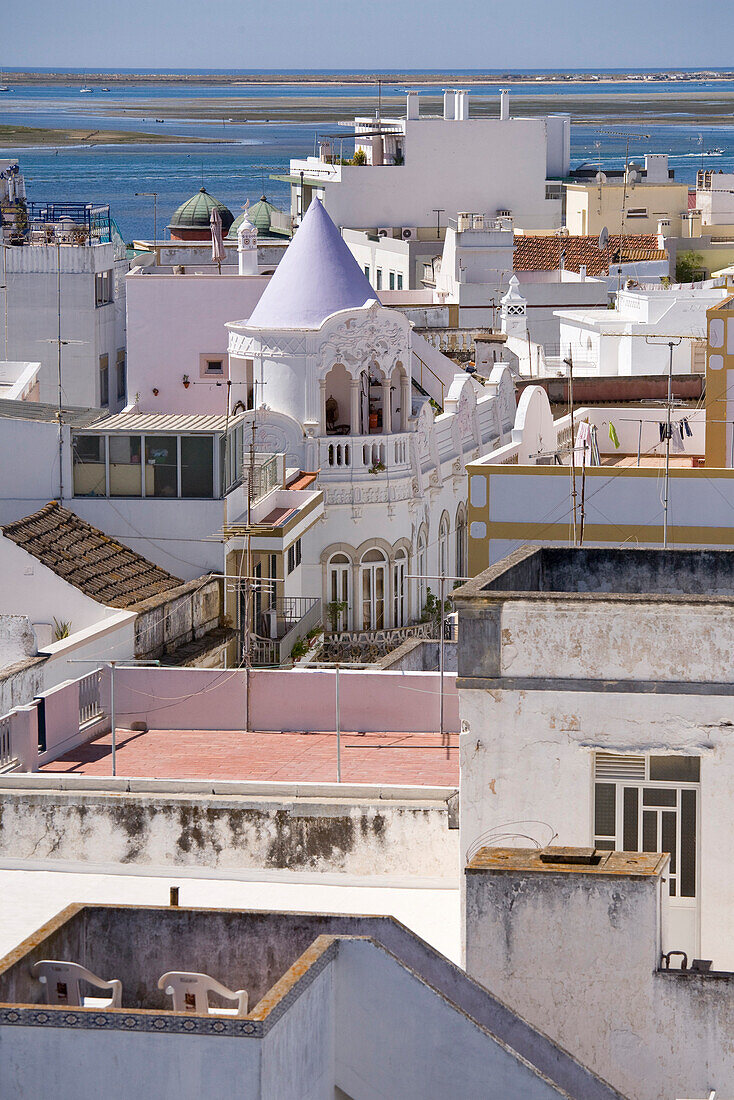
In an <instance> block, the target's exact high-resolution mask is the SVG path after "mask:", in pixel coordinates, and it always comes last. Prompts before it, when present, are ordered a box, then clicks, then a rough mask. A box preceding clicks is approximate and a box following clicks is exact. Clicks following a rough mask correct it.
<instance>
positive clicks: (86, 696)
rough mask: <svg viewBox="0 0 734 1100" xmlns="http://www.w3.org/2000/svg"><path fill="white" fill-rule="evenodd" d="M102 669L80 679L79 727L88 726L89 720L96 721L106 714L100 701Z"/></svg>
mask: <svg viewBox="0 0 734 1100" xmlns="http://www.w3.org/2000/svg"><path fill="white" fill-rule="evenodd" d="M101 677H102V670H101V669H100V668H98V669H95V671H94V672H90V673H88V674H87V675H86V676H82V678H81V680H80V681H79V728H80V729H81V727H82V726H86V725H87V723H88V722H95V721H96V720H97V719H98V718H101V717H102V715H103V714H104V711H103V710H102V706H101V704H100V701H99V687H100V680H101Z"/></svg>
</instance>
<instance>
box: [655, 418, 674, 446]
mask: <svg viewBox="0 0 734 1100" xmlns="http://www.w3.org/2000/svg"><path fill="white" fill-rule="evenodd" d="M658 428H659V429H660V442H661V443H664V442H665V440H666V439H671V438H672V436H673V425H672V424H668V423H666V421H664V420H663V421H661V422H660V423H659V424H658Z"/></svg>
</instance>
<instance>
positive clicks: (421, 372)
mask: <svg viewBox="0 0 734 1100" xmlns="http://www.w3.org/2000/svg"><path fill="white" fill-rule="evenodd" d="M413 355H415V357H416V359H417V360H418V362H419V363H420V365H421V369H420V377H419V378H416V379H415V381H416V382H417V383H418V385H419V386H420V388H421V389H422V390H423V392H424V393H428V390H427V389H426V387H425V386H424V385H423V368H424V367H425V369H426V370H427V371H428V373H429V374H430V375H431V376H432V377H433V378H435V379H436V381H437V382H438V384H439V386H440V387H441V401H440V405H441V412H443V406H444V389H445V387H444V384H443V382H442V381H441V379H440V378H439V377H438V375H437V374H436V372H435V371H434V370H431V368H430V367H429V366H428V363H424V362H423V360H422V359H421V357H420V355H418V354H417V353H416V352H415V351H414V352H413Z"/></svg>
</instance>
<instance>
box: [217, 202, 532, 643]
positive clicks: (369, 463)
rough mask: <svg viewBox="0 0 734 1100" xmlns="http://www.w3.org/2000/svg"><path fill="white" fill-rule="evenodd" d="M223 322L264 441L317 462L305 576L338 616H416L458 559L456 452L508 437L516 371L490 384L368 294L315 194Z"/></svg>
mask: <svg viewBox="0 0 734 1100" xmlns="http://www.w3.org/2000/svg"><path fill="white" fill-rule="evenodd" d="M228 328H229V330H230V343H229V353H230V377H231V378H232V379H233V380H234V381H237V380H245V381H247V382H248V384H251V385H252V387H253V388H254V390H255V391H256V402H255V403H256V410H255V412H254V413H248V414H245V416H246V418H249V419H252V418H253V417H254V419H255V420H256V425H257V430H256V436H257V446H258V449H265V450H268V451H277V452H285V453H286V455H287V456H288V463H289V465H293V466H294V467H299V468H300V469H302V470H308V471H318V483H317V484H318V486H319V487H320V488H322V489H323V490H324V495H325V519H324V523H323V524H322V525H318V526H315V527H313V528H312V530H311V531H310V532H309V535H308V537H307V538H304V543H303V567H304V568H305V569H306V571H307V572H306V576H307V579H308V583H307V585H306V591H309V590H310V592H311V593H312V594H314V595H316V594H321V595H322V598H323V601H324V604H325V605H327V606H328V605H330V604H338V605H339V613H338V616H337V621H338V624H339V627H340V629H341V630H342V631H347V632H368V633H369V632H374V631H385V630H390V629H394V630H400V629H402V628H405V627H406V626H407V625H408V624H411V623H415V622H417V620H419V619H420V617H421V613H422V611H423V608H424V606H425V603H426V596H427V588H428V587H431V588H432V590H433V591H434V592H435V591H436V587H437V583H436V581H435V580H433V579H432V578H435V577H436V576H437V575H440V574H441V573H445V574H446V576H450V577H451V576H456V575H459V576H461V575H463V574H464V572H465V570H466V567H467V565H466V524H465V501H466V496H465V487H464V466H465V463H466V462H467V460H469V459H470V457H471V456H472V455H473V454H476V453H477V452H478V451H479V450H480V449H481V447H482V446H483V441H484V440H485V439H495V440H501V439H503V438H504V437H505V434H506V432H507V430H508V428H509V425H510V420H511V417H512V412H513V409H514V392H513V386H512V382H511V379H510V377H509V372H508V371H507V370H502V369H498V370H497V371H495V372H494V374H493V375H492V377H491V379H490V380H489V382H488V384H487V385H486V386H483V385H481V384H480V383H479V382H477V381H474V380H473V379H472V378H471V377H470V376H469V375H467V374H466V373H465V372H463V371H462V372H459V373H458V374H457V373H455V365H454V364H453V363H452V362H451V361H450V360H448V359H446V358H445V357H444V356H442V355H440V354H439V353H437V352H435V351H434V350H433V348H431V347H430V346H429V345H428V344H426V342H425V341H424V340H422V339H421V338H420V337H418V336H416V335H415V334H414V333H413V332H412V330H411V325H410V323H409V322H408V321H407V320H406V318H405V317H404V316H403V315H402V314H400V313H398V312H396V311H394V310H390V309H386V308H385V307H383V306H381V305H380V304H379V302H378V301H377V300H376V299H375V297H374V292H373V290H372V287H371V286H370V284H369V282H368V281H367V279H366V277H365V275H364V273H363V272H362V270H361V269H360V267H359V266H358V264H357V262H356V261H355V259H354V257H353V256H352V255H351V253H350V251H349V249H348V248H347V246H346V244H345V243H344V241H343V240H342V238H341V237H340V235H339V232H338V230H337V229H336V226H335V225H334V223H333V222H332V221H331V219H330V218H329V216H328V215H327V213H326V211H325V209H324V207H323V206H322V204H321V202H320V201H317V200H315V201H314V202H313V204H312V205H311V207H310V208H309V210H308V212H307V216H306V217H305V218H304V221H303V223H302V225H301V228H300V229H299V230H298V232H297V234H296V236H295V238H294V241H293V243H292V244H291V245H290V247H289V249H288V252H287V253H286V255H285V257H284V258H283V260H282V261H281V263H280V265H279V266H278V268H277V269H276V272H275V275H274V276H273V278H272V280H271V282H270V284H269V285H268V287H267V289H266V290H265V292H264V293H263V295H262V297H261V299H260V301H259V302H258V305H257V307H256V308H255V310H254V312H253V313H252V314H251V316H250V317H249V318H248V319H246V320H244V321H232V322H230V324H229V325H228ZM416 574H417V575H418V576H419V577H420V578H426V579H425V580H423V579H418V580H410V579H409V578H410V577H411V576H415V575H416ZM309 586H310V589H309Z"/></svg>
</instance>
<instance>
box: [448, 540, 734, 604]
mask: <svg viewBox="0 0 734 1100" xmlns="http://www.w3.org/2000/svg"><path fill="white" fill-rule="evenodd" d="M451 597H452V599H453V600H455V601H456V602H457V603H458V604H459V607H460V608H461V605H462V604H464V603H475V602H476V601H478V600H481V601H485V600H486V601H488V602H489V601H491V602H496V601H504V600H518V599H521V600H531V601H537V600H546V599H552V600H574V601H587V602H588V601H592V600H608V599H610V598H612V599H615V600H620V599H621V600H625V601H627V602H642V601H644V602H646V603H662V604H670V603H680V602H684V603H697V604H701V603H708V604H719V605H731V604H732V603H734V550H723V549H722V550H719V549H716V550H708V549H701V550H698V549H697V550H690V549H672V550H671V549H667V550H661V549H655V548H653V547H650V548H647V547H645V548H642V547H635V546H625V547H612V546H608V547H604V546H583V547H581V546H575V547H574V546H547V545H546V546H528V545H525V546H521V547H520V548H519V549H518V550H515V551H514V552H513V553H511V554H508V555H507V557H505V558H502V560H501V561H498V562H497V563H496V564H495V565H492V566H490V568H489V569H485V570H484V572H482V573H480V574H479V575H478V576H476V577H473V578H472V579H471V580H470V581H467V582H466V583H465V584H463V585H461V587H460V588H457V589H456V590H455V591H454V592H452V593H451Z"/></svg>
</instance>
